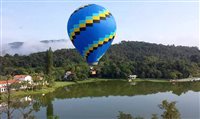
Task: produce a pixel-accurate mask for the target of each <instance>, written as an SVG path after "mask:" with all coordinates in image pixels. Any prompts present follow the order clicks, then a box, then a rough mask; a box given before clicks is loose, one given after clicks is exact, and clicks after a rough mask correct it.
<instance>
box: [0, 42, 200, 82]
mask: <svg viewBox="0 0 200 119" xmlns="http://www.w3.org/2000/svg"><path fill="white" fill-rule="evenodd" d="M0 60H1V66H0V68H1V72H0V75H9V74H12V75H14V74H31V73H44V74H45V73H46V72H45V67H46V62H47V56H46V52H38V53H33V54H30V55H28V56H19V55H18V54H15V55H14V56H11V55H8V54H7V55H5V56H4V57H0ZM53 66H54V69H53V75H54V76H55V78H56V79H57V80H59V79H62V76H63V75H64V73H65V71H68V70H71V71H72V72H74V73H75V74H76V76H77V77H78V78H79V79H84V78H87V77H88V76H89V66H88V65H87V63H86V62H85V59H83V58H82V57H81V56H80V55H79V53H78V52H77V51H76V50H75V49H62V50H56V51H54V52H53ZM95 69H96V70H97V71H98V75H97V76H98V77H102V78H126V77H127V76H128V75H130V74H135V75H138V77H140V78H159V79H160V78H164V79H177V78H187V77H190V76H193V77H199V76H200V50H198V48H196V47H183V46H177V47H176V46H165V45H161V44H159V45H158V44H151V43H145V42H134V41H128V42H125V41H122V42H121V43H119V44H115V45H112V46H111V48H110V49H109V50H108V52H107V53H106V54H105V55H104V56H103V57H102V59H101V60H100V62H99V65H98V66H95Z"/></svg>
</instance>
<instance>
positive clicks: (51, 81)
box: [46, 47, 54, 86]
mask: <svg viewBox="0 0 200 119" xmlns="http://www.w3.org/2000/svg"><path fill="white" fill-rule="evenodd" d="M46 66H47V67H46V72H47V75H48V76H46V80H47V82H48V83H49V86H52V85H53V84H54V77H53V76H52V75H53V73H52V72H53V52H52V50H51V47H50V48H49V50H48V51H47V64H46Z"/></svg>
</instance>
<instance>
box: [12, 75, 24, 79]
mask: <svg viewBox="0 0 200 119" xmlns="http://www.w3.org/2000/svg"><path fill="white" fill-rule="evenodd" d="M26 76H27V75H15V76H14V78H15V79H16V78H25V77H26Z"/></svg>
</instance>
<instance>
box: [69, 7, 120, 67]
mask: <svg viewBox="0 0 200 119" xmlns="http://www.w3.org/2000/svg"><path fill="white" fill-rule="evenodd" d="M67 31H68V35H69V37H70V39H71V41H72V43H73V44H74V46H75V47H76V49H77V50H78V51H79V53H80V54H81V55H82V56H83V57H85V58H86V60H87V62H88V64H91V65H95V64H97V63H98V61H99V59H100V58H101V57H102V56H103V55H104V53H105V52H106V51H107V50H108V48H109V47H110V45H111V43H112V41H113V39H114V37H115V34H116V33H115V32H116V22H115V19H114V17H113V16H112V14H111V13H110V12H109V11H108V10H107V9H105V8H104V7H101V6H99V5H96V4H89V5H85V6H83V7H80V8H79V9H77V10H75V11H74V12H73V13H72V14H71V16H70V18H69V20H68V24H67Z"/></svg>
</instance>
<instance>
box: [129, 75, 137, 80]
mask: <svg viewBox="0 0 200 119" xmlns="http://www.w3.org/2000/svg"><path fill="white" fill-rule="evenodd" d="M136 78H137V75H129V76H128V81H129V82H131V81H132V80H133V79H136Z"/></svg>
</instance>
